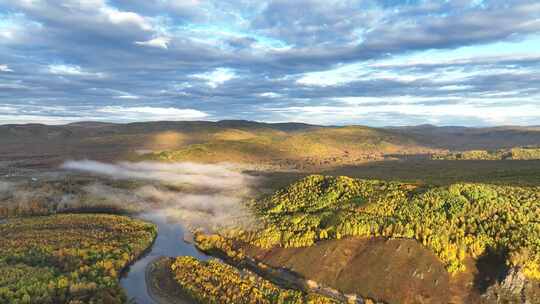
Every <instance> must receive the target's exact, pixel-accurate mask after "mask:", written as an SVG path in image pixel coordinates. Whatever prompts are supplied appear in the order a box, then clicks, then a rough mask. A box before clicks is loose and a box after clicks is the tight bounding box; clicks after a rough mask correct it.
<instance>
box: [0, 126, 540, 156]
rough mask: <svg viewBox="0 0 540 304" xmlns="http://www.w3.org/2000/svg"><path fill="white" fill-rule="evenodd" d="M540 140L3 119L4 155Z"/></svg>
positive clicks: (284, 152)
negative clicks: (17, 122)
mask: <svg viewBox="0 0 540 304" xmlns="http://www.w3.org/2000/svg"><path fill="white" fill-rule="evenodd" d="M537 145H540V127H514V126H511V127H492V128H468V127H436V126H431V125H420V126H408V127H386V128H373V127H366V126H358V125H354V126H318V125H310V124H305V123H296V122H290V123H264V122H255V121H247V120H222V121H216V122H212V121H158V122H135V123H127V124H117V123H107V122H93V121H86V122H76V123H71V124H66V125H44V124H24V125H14V124H9V125H0V157H4V158H7V159H14V158H20V157H23V156H40V157H44V156H47V155H49V156H54V157H55V158H57V159H64V158H66V157H69V158H96V159H104V160H113V159H122V158H125V157H126V155H128V154H132V153H134V152H136V151H149V152H158V153H161V152H162V151H170V152H171V153H170V154H168V155H156V156H155V157H153V159H159V160H163V159H168V160H193V161H203V162H204V161H212V162H214V161H218V160H220V159H222V161H240V162H243V161H249V162H266V161H274V160H275V161H279V162H282V161H285V162H287V161H289V160H294V161H295V162H298V161H301V162H304V161H307V162H309V163H312V164H317V165H322V164H328V163H341V162H345V163H354V162H358V161H367V160H380V159H382V158H383V157H384V156H385V155H390V154H426V153H427V154H429V153H436V152H441V151H444V150H452V151H463V150H472V149H485V150H492V149H506V148H512V147H518V146H537Z"/></svg>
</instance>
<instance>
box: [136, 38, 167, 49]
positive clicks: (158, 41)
mask: <svg viewBox="0 0 540 304" xmlns="http://www.w3.org/2000/svg"><path fill="white" fill-rule="evenodd" d="M170 42H171V38H169V37H163V36H162V37H156V38H154V39H150V40H147V41H135V44H137V45H142V46H149V47H155V48H162V49H168V48H169V43H170Z"/></svg>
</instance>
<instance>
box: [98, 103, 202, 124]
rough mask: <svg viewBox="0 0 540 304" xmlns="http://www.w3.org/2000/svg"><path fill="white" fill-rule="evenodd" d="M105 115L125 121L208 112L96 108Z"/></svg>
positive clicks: (180, 117) (179, 117) (197, 116)
mask: <svg viewBox="0 0 540 304" xmlns="http://www.w3.org/2000/svg"><path fill="white" fill-rule="evenodd" d="M96 111H97V112H98V113H102V114H107V115H111V114H113V115H115V116H116V115H121V118H120V119H121V120H126V121H157V120H190V119H201V118H205V117H208V114H207V113H205V112H202V111H199V110H195V109H178V108H160V107H122V106H106V107H102V108H99V109H97V110H96Z"/></svg>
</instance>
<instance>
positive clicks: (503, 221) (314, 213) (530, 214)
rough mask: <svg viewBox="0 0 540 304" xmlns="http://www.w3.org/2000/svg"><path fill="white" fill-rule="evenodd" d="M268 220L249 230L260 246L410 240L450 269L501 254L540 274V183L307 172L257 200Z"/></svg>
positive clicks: (250, 238) (259, 211) (529, 272)
mask: <svg viewBox="0 0 540 304" xmlns="http://www.w3.org/2000/svg"><path fill="white" fill-rule="evenodd" d="M253 208H254V209H255V210H256V212H257V214H258V215H259V216H260V217H261V219H262V220H263V222H264V225H263V227H262V228H261V229H260V230H258V231H257V232H255V233H250V234H247V235H244V236H243V237H244V239H245V240H247V241H248V242H250V243H252V244H255V245H257V246H260V247H271V246H284V247H302V246H310V245H312V244H314V243H315V242H317V241H320V240H325V239H340V238H343V237H345V236H360V237H375V236H384V237H390V238H412V239H415V240H417V241H419V242H421V243H422V244H424V245H425V246H426V247H428V248H429V249H431V250H432V251H433V252H434V253H435V254H437V256H438V257H439V258H440V259H441V260H442V261H443V262H444V264H445V265H446V267H447V269H448V271H449V272H451V273H457V272H460V271H462V270H464V269H465V264H464V259H465V258H466V257H467V256H470V257H473V258H478V257H480V256H481V255H483V254H485V253H486V252H487V251H495V252H500V253H503V254H504V255H505V256H506V257H507V263H508V265H509V266H516V267H520V268H522V269H523V271H524V273H525V275H526V276H528V277H530V278H535V279H539V278H540V222H538V215H539V214H540V188H539V187H511V186H495V185H487V184H453V185H450V186H444V187H423V188H418V187H417V186H415V185H412V184H403V183H395V182H383V181H376V180H360V179H352V178H348V177H324V176H319V175H314V176H309V177H307V178H305V179H303V180H301V181H299V182H297V183H295V184H293V185H291V186H289V187H287V188H286V189H283V190H281V191H279V192H277V193H276V194H274V195H272V196H269V197H267V198H266V199H263V200H261V201H258V202H254V203H253Z"/></svg>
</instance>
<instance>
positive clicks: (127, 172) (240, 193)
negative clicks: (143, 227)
mask: <svg viewBox="0 0 540 304" xmlns="http://www.w3.org/2000/svg"><path fill="white" fill-rule="evenodd" d="M61 168H62V169H63V170H65V173H66V174H65V175H64V176H62V177H61V178H58V179H57V180H54V181H43V182H36V181H34V182H26V183H22V182H17V183H15V182H5V181H0V209H1V210H4V211H3V212H2V213H0V216H1V215H6V214H7V213H11V214H13V213H14V212H19V213H24V212H26V213H33V214H36V213H47V212H61V211H67V210H77V209H92V208H95V209H100V208H106V209H114V210H118V211H131V212H133V211H135V212H138V211H141V212H152V211H155V210H160V211H161V212H165V213H166V214H167V215H169V216H171V217H174V218H177V219H179V220H181V221H182V222H183V223H184V224H187V225H189V226H192V227H200V228H205V229H211V228H213V227H216V226H227V225H231V224H234V225H247V224H248V223H250V222H251V217H250V215H249V212H248V210H247V209H246V208H245V207H244V203H243V201H244V200H246V199H248V198H249V197H250V196H251V195H252V194H253V190H254V189H255V187H256V186H257V184H258V178H256V177H254V176H250V175H248V174H245V173H243V172H242V168H240V167H238V166H236V165H234V164H229V163H223V164H197V163H190V162H184V163H157V162H138V163H132V162H121V163H116V164H108V163H101V162H96V161H90V160H84V161H69V162H66V163H64V164H63V165H62V166H61ZM81 176H84V177H86V178H82V179H81Z"/></svg>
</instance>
